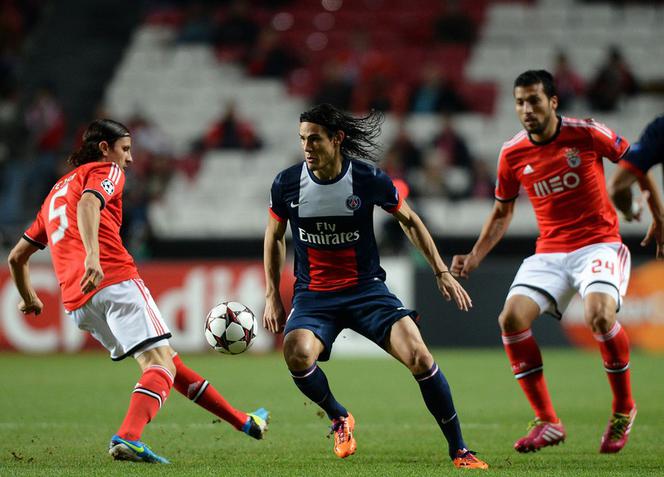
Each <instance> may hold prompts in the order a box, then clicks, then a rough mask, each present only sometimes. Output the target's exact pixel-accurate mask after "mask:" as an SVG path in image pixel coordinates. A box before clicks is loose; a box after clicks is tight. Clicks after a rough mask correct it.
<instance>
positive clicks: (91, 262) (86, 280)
mask: <svg viewBox="0 0 664 477" xmlns="http://www.w3.org/2000/svg"><path fill="white" fill-rule="evenodd" d="M84 267H85V273H83V278H81V281H80V283H79V285H80V286H81V291H82V292H83V294H86V293H90V292H91V291H93V290H94V289H95V288H97V287H98V286H99V284H100V283H101V281H102V280H103V279H104V272H103V270H102V269H101V264H100V263H99V257H96V256H94V255H88V256H86V257H85V263H84Z"/></svg>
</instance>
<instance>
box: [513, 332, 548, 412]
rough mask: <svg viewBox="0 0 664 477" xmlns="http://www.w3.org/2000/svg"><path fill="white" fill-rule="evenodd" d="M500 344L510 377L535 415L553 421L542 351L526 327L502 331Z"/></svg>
mask: <svg viewBox="0 0 664 477" xmlns="http://www.w3.org/2000/svg"><path fill="white" fill-rule="evenodd" d="M503 345H504V346H505V352H506V353H507V357H508V358H509V360H510V364H511V365H512V372H513V373H514V377H515V378H516V379H517V380H518V381H519V384H520V385H521V389H523V392H524V393H525V394H526V397H527V398H528V401H529V402H530V406H531V407H532V408H533V411H535V415H536V416H537V417H538V418H540V419H541V420H542V421H546V422H553V423H557V422H558V416H557V415H556V411H555V410H554V409H553V404H552V403H551V396H549V391H548V389H547V387H546V381H545V380H544V372H543V366H542V354H541V353H540V349H539V346H537V342H536V341H535V338H534V337H533V333H532V331H531V330H530V328H528V329H526V330H523V331H519V332H516V333H505V334H503Z"/></svg>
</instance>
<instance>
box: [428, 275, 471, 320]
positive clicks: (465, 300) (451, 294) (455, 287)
mask: <svg viewBox="0 0 664 477" xmlns="http://www.w3.org/2000/svg"><path fill="white" fill-rule="evenodd" d="M436 282H437V284H438V289H439V290H440V292H441V293H442V294H443V296H444V297H445V299H446V300H447V301H450V300H451V299H452V298H454V302H455V303H456V305H457V307H458V308H459V310H462V311H468V310H469V309H470V308H472V307H473V301H472V300H471V299H470V296H469V295H468V292H467V291H466V290H464V289H463V287H462V286H461V285H460V284H459V282H457V281H456V279H455V278H454V277H453V276H452V274H451V273H443V274H441V275H438V276H437V277H436Z"/></svg>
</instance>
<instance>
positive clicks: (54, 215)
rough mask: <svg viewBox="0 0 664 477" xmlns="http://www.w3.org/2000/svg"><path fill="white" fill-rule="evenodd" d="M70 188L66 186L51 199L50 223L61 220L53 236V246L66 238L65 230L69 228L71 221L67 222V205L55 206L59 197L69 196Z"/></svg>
mask: <svg viewBox="0 0 664 477" xmlns="http://www.w3.org/2000/svg"><path fill="white" fill-rule="evenodd" d="M68 188H69V184H65V186H64V187H63V188H62V189H60V190H59V191H58V192H56V193H55V194H53V197H51V203H50V204H49V206H48V221H49V222H52V221H53V220H55V219H60V224H59V225H58V228H57V229H56V230H55V231H53V233H52V234H51V245H55V244H56V243H58V242H59V241H60V239H61V238H62V237H64V236H65V230H67V227H69V221H68V220H67V204H62V205H61V206H60V207H56V206H55V201H56V200H57V199H58V197H64V196H65V195H67V189H68Z"/></svg>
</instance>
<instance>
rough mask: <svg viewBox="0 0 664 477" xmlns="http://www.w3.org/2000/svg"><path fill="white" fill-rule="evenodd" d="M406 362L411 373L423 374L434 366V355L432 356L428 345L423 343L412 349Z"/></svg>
mask: <svg viewBox="0 0 664 477" xmlns="http://www.w3.org/2000/svg"><path fill="white" fill-rule="evenodd" d="M405 364H406V366H407V367H408V369H409V370H410V372H411V373H413V374H422V373H425V372H427V371H428V370H430V369H431V366H433V356H431V353H430V352H429V350H428V349H427V347H426V346H425V345H424V344H422V345H421V346H416V347H414V348H413V349H412V350H411V352H410V355H409V357H408V360H407V362H406V363H405Z"/></svg>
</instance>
